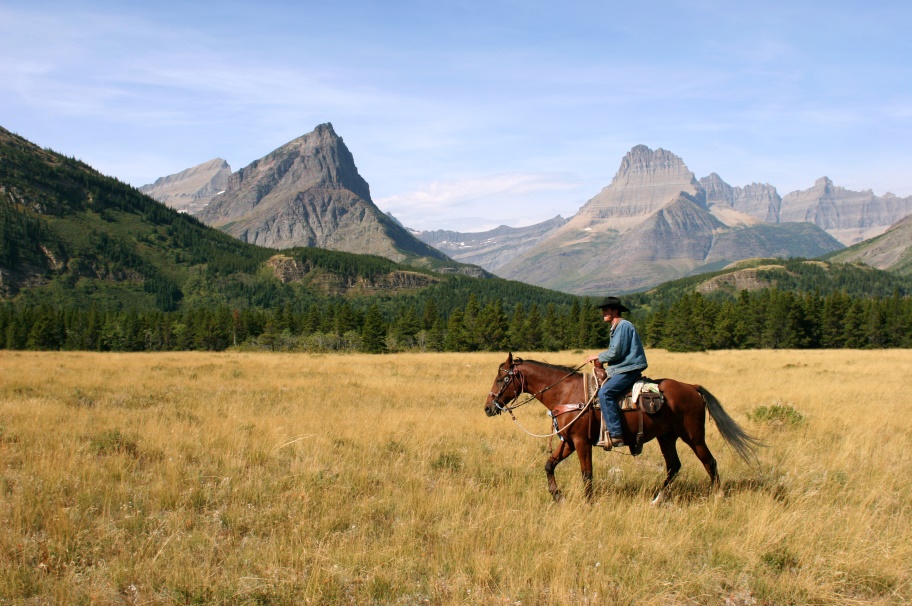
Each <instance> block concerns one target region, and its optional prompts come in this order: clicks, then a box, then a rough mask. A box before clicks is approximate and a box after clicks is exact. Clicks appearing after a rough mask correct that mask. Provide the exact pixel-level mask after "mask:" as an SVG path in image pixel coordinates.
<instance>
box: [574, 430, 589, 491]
mask: <svg viewBox="0 0 912 606" xmlns="http://www.w3.org/2000/svg"><path fill="white" fill-rule="evenodd" d="M575 446H576V456H578V457H579V462H580V473H582V476H583V489H584V490H585V493H586V500H588V501H592V443H591V442H589V441H587V440H586V439H585V438H583V439H580V440H579V441H577V442H576V444H575Z"/></svg>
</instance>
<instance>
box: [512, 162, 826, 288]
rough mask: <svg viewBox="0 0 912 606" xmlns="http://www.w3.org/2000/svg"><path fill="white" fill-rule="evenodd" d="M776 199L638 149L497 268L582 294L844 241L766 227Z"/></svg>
mask: <svg viewBox="0 0 912 606" xmlns="http://www.w3.org/2000/svg"><path fill="white" fill-rule="evenodd" d="M777 204H778V194H776V191H775V188H773V187H772V186H770V185H760V184H752V185H750V186H748V187H746V188H732V187H731V186H729V185H727V184H726V183H725V182H724V181H722V179H721V178H719V176H718V175H715V174H713V175H711V176H710V177H707V178H704V179H703V180H701V181H697V179H696V177H695V176H694V174H693V173H692V172H691V171H690V170H689V169H688V168H687V166H686V165H685V164H684V161H683V160H682V159H681V158H679V157H678V156H676V155H674V154H673V153H671V152H669V151H666V150H663V149H661V148H660V149H657V150H655V151H653V150H651V149H650V148H648V147H646V146H645V145H637V146H635V147H634V148H632V149H631V150H630V152H628V154H627V155H626V156H625V157H624V159H623V160H622V161H621V165H620V168H619V169H618V172H617V174H616V175H615V177H614V179H613V180H612V182H611V184H610V185H608V187H606V188H604V189H603V190H602V191H601V192H600V193H599V194H598V195H597V196H595V197H594V198H592V199H591V200H589V201H588V202H586V204H585V205H583V207H582V208H580V210H579V212H578V213H577V214H576V215H574V216H573V217H572V218H571V219H570V220H569V221H568V222H567V223H566V224H565V225H564V226H563V227H561V228H560V229H558V230H557V231H555V232H554V233H553V234H551V235H550V236H549V237H547V238H546V239H544V240H543V241H541V242H539V243H537V244H536V245H535V246H533V247H532V248H530V249H529V250H527V251H526V252H525V253H523V254H522V255H520V256H518V257H516V258H514V259H512V260H511V261H510V262H508V263H507V264H506V265H504V266H503V267H500V268H498V270H497V274H498V275H500V276H502V277H505V278H509V279H514V280H521V281H524V282H529V283H531V284H538V285H540V286H544V287H546V288H553V289H556V290H563V291H566V292H573V293H576V294H593V295H594V294H600V293H606V292H615V293H620V292H629V291H635V290H640V289H643V288H647V287H650V286H654V285H656V284H659V283H661V282H663V281H666V280H672V279H675V278H680V277H682V276H686V275H688V274H690V273H699V272H704V271H710V270H712V269H717V268H719V267H722V266H724V265H727V264H729V263H731V262H733V261H736V260H739V259H744V258H749V257H755V256H769V255H782V256H786V257H787V256H799V255H804V256H817V255H821V254H824V253H827V252H830V251H832V250H836V249H839V248H841V247H842V245H841V244H839V242H837V241H836V240H834V239H833V238H832V237H830V236H829V235H827V234H826V233H825V232H824V231H823V230H821V229H820V228H818V227H816V226H813V225H806V224H804V225H796V224H778V223H764V218H767V217H769V216H770V215H771V213H772V214H773V215H775V212H776V209H777ZM759 215H762V217H763V218H761V216H759Z"/></svg>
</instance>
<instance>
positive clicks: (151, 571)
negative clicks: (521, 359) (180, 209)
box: [0, 350, 912, 605]
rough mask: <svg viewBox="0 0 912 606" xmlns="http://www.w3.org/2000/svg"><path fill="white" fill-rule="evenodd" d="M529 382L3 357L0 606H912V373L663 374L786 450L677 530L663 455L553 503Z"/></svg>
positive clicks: (694, 363) (689, 504) (793, 360)
mask: <svg viewBox="0 0 912 606" xmlns="http://www.w3.org/2000/svg"><path fill="white" fill-rule="evenodd" d="M586 353H589V352H563V353H556V354H534V355H533V354H530V355H527V356H526V357H529V358H534V359H538V360H543V361H548V362H552V363H558V364H567V365H572V366H576V365H578V364H580V363H582V362H583V360H585V357H586ZM519 355H522V354H521V353H520V354H519ZM505 357H506V355H505V354H488V353H485V354H480V353H479V354H396V355H385V356H370V355H346V356H341V355H340V356H334V355H304V354H298V355H295V354H288V355H284V354H283V355H280V354H246V353H220V354H202V353H180V354H94V353H26V352H8V351H4V352H0V373H2V374H0V604H5V603H10V604H17V603H22V604H41V603H54V604H210V603H224V604H273V603H275V604H282V603H284V604H350V603H351V604H354V603H357V604H370V603H374V604H504V605H507V604H510V605H515V604H727V605H760V604H809V603H810V604H860V603H865V604H899V603H907V602H909V601H910V600H912V584H910V583H912V415H910V412H912V395H910V388H909V386H908V385H907V384H906V381H908V380H909V378H910V377H912V351H898V350H893V351H800V352H798V351H736V352H731V351H725V352H712V353H700V354H671V353H666V352H663V351H650V352H649V357H650V363H651V366H650V369H649V372H648V374H649V375H650V376H653V377H662V376H668V377H674V378H677V379H681V380H684V381H689V382H695V383H700V384H702V385H704V386H706V387H707V388H708V389H710V391H712V392H713V393H714V394H715V395H716V396H718V397H719V399H720V400H721V401H722V403H723V405H724V406H725V408H726V410H727V411H728V412H729V413H730V414H731V415H732V416H733V417H734V418H735V419H736V420H737V421H738V422H739V423H741V424H742V425H743V426H744V427H745V428H747V429H748V430H749V431H751V432H752V433H754V434H755V435H757V436H758V437H760V438H761V439H763V440H764V441H765V442H766V443H767V444H768V445H769V447H768V448H766V449H764V450H763V451H762V452H761V453H760V467H759V468H751V467H749V466H747V465H746V464H745V463H743V462H742V461H741V460H740V459H738V458H737V456H736V455H735V453H734V452H733V451H732V450H731V449H730V448H728V447H727V446H725V445H724V443H723V442H722V439H721V437H720V436H719V434H718V432H717V431H716V429H715V427H714V426H712V423H711V421H708V424H709V427H708V429H707V434H708V443H709V446H710V448H711V449H712V450H713V453H714V454H715V456H716V458H717V459H718V461H719V469H720V471H721V474H722V485H721V488H720V489H719V490H717V491H714V492H710V491H709V486H708V478H707V475H706V473H705V471H704V470H703V468H702V466H701V465H700V464H699V462H698V461H697V459H696V457H694V456H693V453H692V452H690V450H689V449H687V447H686V446H684V445H683V444H680V443H679V452H680V454H681V460H682V462H683V464H684V468H683V470H682V472H681V474H680V475H679V477H678V480H677V481H676V483H675V484H674V485H673V489H672V490H671V492H670V495H669V499H668V500H667V501H666V502H665V503H663V504H662V505H660V506H651V505H650V499H651V497H652V496H653V492H654V491H655V490H656V488H657V487H658V486H659V485H660V483H661V481H662V479H663V476H664V468H663V464H662V458H661V455H660V453H659V449H658V445H657V444H656V443H655V442H652V443H649V444H647V445H646V447H645V448H644V453H643V455H642V456H641V457H638V458H633V457H630V456H626V455H623V454H619V453H606V452H602V451H598V452H596V453H595V458H596V461H595V498H594V500H593V502H592V503H589V502H587V501H586V500H585V498H584V496H583V493H582V484H581V481H580V477H579V465H578V463H577V460H576V457H575V456H573V457H572V458H570V459H567V461H565V462H564V463H562V464H561V465H560V467H559V468H558V472H557V476H558V482H559V484H560V485H561V488H562V489H563V490H564V493H565V496H566V498H565V500H564V501H563V502H562V503H558V504H555V503H553V502H552V500H551V498H550V496H549V495H548V492H547V489H546V484H545V474H544V471H543V466H544V463H545V460H546V458H547V448H548V440H545V439H537V438H532V437H529V436H527V435H526V434H525V433H523V432H522V431H521V430H520V429H519V428H518V427H517V426H516V425H514V424H513V422H512V421H511V420H510V419H509V417H506V416H501V417H496V418H487V417H486V416H485V415H484V413H483V410H482V405H483V402H484V400H485V396H486V395H487V393H488V390H489V389H490V387H491V382H492V380H493V378H494V375H495V372H496V369H497V365H498V364H499V363H500V362H502V361H503V359H504V358H505ZM517 416H518V419H519V421H520V422H521V423H522V424H523V426H525V427H526V428H527V429H528V430H530V431H533V432H536V433H546V432H547V431H548V430H549V424H548V419H547V417H546V416H545V409H544V407H542V406H540V405H538V404H536V403H533V404H530V405H528V406H525V407H522V408H520V409H519V410H518V411H517Z"/></svg>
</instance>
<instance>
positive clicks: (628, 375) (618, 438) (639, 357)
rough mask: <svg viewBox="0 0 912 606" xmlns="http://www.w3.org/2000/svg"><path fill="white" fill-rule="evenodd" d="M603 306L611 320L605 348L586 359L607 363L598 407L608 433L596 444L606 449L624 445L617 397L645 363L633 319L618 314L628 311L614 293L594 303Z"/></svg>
mask: <svg viewBox="0 0 912 606" xmlns="http://www.w3.org/2000/svg"><path fill="white" fill-rule="evenodd" d="M595 307H596V309H601V310H602V320H603V321H605V322H610V323H611V338H610V340H609V341H608V349H606V350H605V351H603V352H602V353H600V354H598V355H596V356H589V358H587V359H586V361H587V362H592V363H593V364H595V366H596V367H603V366H605V365H607V366H608V380H606V381H605V382H604V383H603V384H602V386H601V387H600V388H599V390H598V399H599V407H600V408H601V409H602V417H603V418H604V420H605V427H606V428H607V429H608V436H607V437H606V438H604V439H602V440H599V442H598V444H596V446H601V447H603V448H604V449H605V450H611V449H612V448H618V447H621V446H624V437H623V431H622V430H621V417H620V411H619V409H618V399H619V398H621V397H623V396H624V394H625V393H626V392H627V391H628V390H629V389H630V388H631V387H632V386H633V384H634V383H636V382H637V380H638V379H639V378H640V377H641V376H642V374H643V370H645V369H646V367H647V366H648V364H647V362H646V352H645V351H644V350H643V343H642V342H641V341H640V336H639V334H637V330H636V327H634V325H633V323H631V322H630V321H628V320H625V319H623V318H622V317H621V313H622V312H625V311H630V310H629V309H628V308H627V307H626V306H625V305H624V304H623V303H621V300H620V299H618V298H617V297H605V298H604V299H602V301H601V302H600V303H599V304H598V305H596V306H595Z"/></svg>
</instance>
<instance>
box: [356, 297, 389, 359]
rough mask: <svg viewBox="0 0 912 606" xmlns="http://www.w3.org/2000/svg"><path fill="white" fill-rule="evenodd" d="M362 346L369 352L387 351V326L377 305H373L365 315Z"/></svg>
mask: <svg viewBox="0 0 912 606" xmlns="http://www.w3.org/2000/svg"><path fill="white" fill-rule="evenodd" d="M361 348H362V349H363V350H364V351H366V352H367V353H382V352H384V351H386V327H385V326H384V324H383V316H382V315H381V314H380V308H379V307H377V305H376V304H375V305H371V306H370V309H368V310H367V314H366V315H365V316H364V328H362V329H361Z"/></svg>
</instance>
